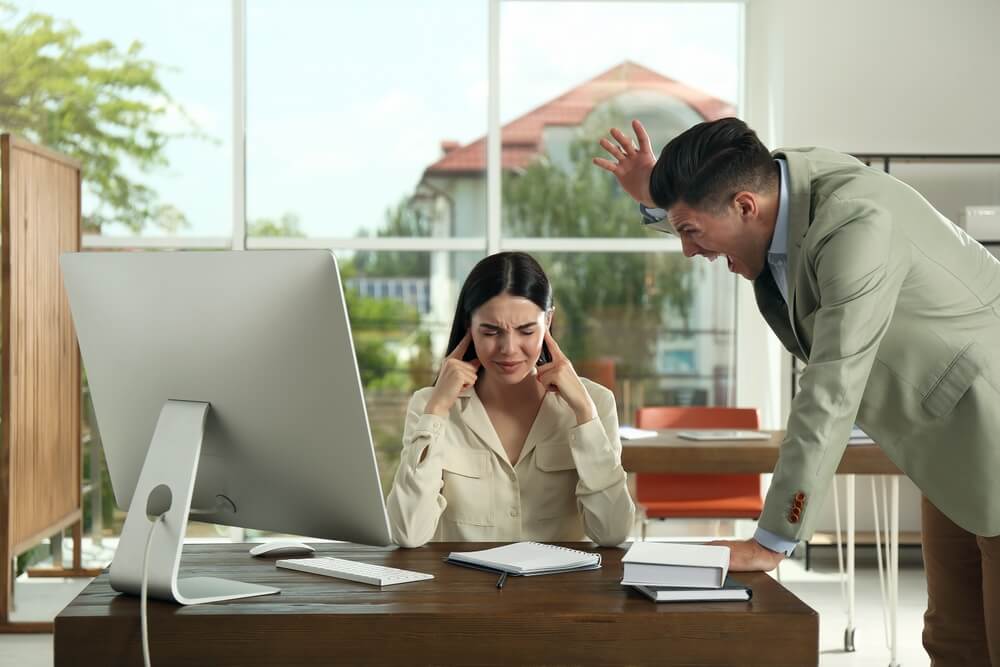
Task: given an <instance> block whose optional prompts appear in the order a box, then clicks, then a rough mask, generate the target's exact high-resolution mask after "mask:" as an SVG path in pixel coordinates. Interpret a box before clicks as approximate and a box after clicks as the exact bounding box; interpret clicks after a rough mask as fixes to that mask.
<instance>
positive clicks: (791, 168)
mask: <svg viewBox="0 0 1000 667" xmlns="http://www.w3.org/2000/svg"><path fill="white" fill-rule="evenodd" d="M774 156H775V157H776V158H781V159H783V160H785V162H786V164H787V165H788V181H789V182H788V267H787V271H788V275H787V276H786V280H787V281H788V309H789V314H790V315H791V317H788V318H787V320H788V325H789V327H790V328H791V333H792V337H793V338H794V340H795V347H796V348H798V349H799V350H801V351H802V357H803V359H804V358H805V357H808V356H809V346H808V345H807V344H806V342H805V341H804V340H803V339H802V336H801V334H800V333H799V331H798V328H797V325H796V320H797V318H796V308H795V305H796V303H797V300H796V295H797V294H798V287H799V284H798V282H799V281H798V277H799V273H800V272H799V263H800V262H801V261H802V240H803V239H804V238H805V235H806V232H808V231H809V221H810V219H811V216H812V195H811V192H810V184H811V182H812V174H811V168H810V165H809V162H808V160H806V158H805V157H803V156H801V155H799V154H798V153H794V152H792V153H782V152H781V151H776V152H775V153H774ZM772 281H773V277H772ZM806 314H808V313H803V317H804V316H805V315H806ZM785 347H786V348H788V345H785ZM788 349H792V348H788Z"/></svg>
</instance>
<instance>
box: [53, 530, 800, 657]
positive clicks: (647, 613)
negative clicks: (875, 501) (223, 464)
mask: <svg viewBox="0 0 1000 667" xmlns="http://www.w3.org/2000/svg"><path fill="white" fill-rule="evenodd" d="M315 546H316V547H317V555H324V554H325V555H336V556H342V557H348V558H355V559H358V560H361V561H364V562H370V563H376V564H383V565H390V566H393V567H400V568H406V569H412V570H417V571H422V572H428V573H431V574H434V576H435V579H433V580H431V581H423V582H415V583H410V584H401V585H398V586H392V587H387V588H385V589H384V590H380V589H378V588H376V587H373V586H366V585H364V584H356V583H353V582H349V581H342V580H339V579H332V578H329V577H320V576H316V575H310V574H306V573H302V572H294V571H290V570H279V569H276V568H275V567H274V564H273V559H258V558H251V557H250V556H248V555H247V550H248V548H249V545H241V544H235V545H230V544H219V545H188V546H185V548H184V558H183V560H182V563H181V576H182V577H183V576H192V575H202V576H221V577H230V578H233V579H239V580H241V581H246V582H252V583H259V584H268V585H274V586H278V587H280V588H281V589H282V592H281V594H279V595H271V596H264V597H257V598H248V599H244V600H235V601H232V602H221V603H214V604H205V605H197V606H190V607H181V606H177V605H173V604H168V603H165V602H159V601H150V603H149V634H150V640H149V641H150V653H151V659H152V663H153V664H154V665H157V666H163V665H173V664H178V665H265V664H266V665H278V664H280V665H310V666H314V665H325V664H344V665H356V664H357V665H360V664H365V665H369V664H407V665H415V664H426V663H434V664H462V665H482V664H598V663H599V664H623V663H627V664H636V665H638V664H657V665H672V664H685V665H712V664H734V663H738V664H741V665H751V664H767V665H810V664H812V665H815V664H816V663H817V660H818V650H819V617H818V615H817V613H816V612H815V611H813V610H812V609H810V608H809V607H807V606H806V605H805V604H804V603H803V602H802V601H800V600H799V599H798V598H796V597H795V596H794V595H792V594H791V593H790V592H788V591H787V590H786V589H784V588H782V587H781V585H780V584H778V583H777V582H776V581H774V580H773V579H772V578H771V577H769V576H768V575H766V574H763V573H743V574H741V575H740V576H739V578H740V579H741V580H742V581H744V582H745V583H747V584H749V585H751V586H752V587H753V599H752V601H750V602H724V603H718V602H717V603H680V604H656V603H653V602H652V601H650V600H648V599H647V598H645V597H643V596H641V595H640V594H638V593H635V592H634V591H632V590H631V589H625V588H623V587H622V586H621V585H620V583H619V582H620V580H621V574H622V567H621V562H620V561H621V557H622V555H623V554H624V553H625V552H624V551H623V550H621V549H600V550H599V551H600V553H601V554H602V557H603V560H604V564H603V567H602V568H601V569H600V570H592V571H585V572H572V573H566V574H558V575H547V576H540V577H511V578H509V579H508V581H507V585H506V586H505V587H504V588H503V589H502V590H500V589H497V588H496V576H495V575H493V574H491V573H488V572H481V571H477V570H471V569H467V568H462V567H458V566H455V565H448V564H446V563H444V562H442V557H443V556H444V555H446V554H447V553H448V552H450V551H453V550H472V549H479V548H487V547H489V546H496V544H457V543H453V544H447V543H439V544H431V545H428V546H426V547H423V548H421V549H410V550H407V549H377V548H372V547H363V546H357V545H346V544H316V545H315ZM574 546H580V547H581V548H589V546H588V547H583V546H582V545H574ZM139 642H140V633H139V599H138V598H137V597H130V596H124V595H118V594H116V593H115V592H114V591H113V590H112V589H111V588H110V585H109V581H108V575H107V574H106V573H105V574H102V575H101V576H99V577H97V578H96V579H95V580H94V581H93V582H91V584H90V585H89V586H87V588H86V589H85V590H84V591H83V592H82V593H80V595H79V596H78V597H77V598H76V599H75V600H74V601H73V602H72V603H70V605H69V606H68V607H66V609H64V610H63V611H62V613H60V614H59V616H58V617H57V618H56V621H55V664H56V665H57V666H61V665H80V664H109V665H110V664H115V665H117V664H141V662H142V658H141V649H140V643H139ZM737 656H738V657H737Z"/></svg>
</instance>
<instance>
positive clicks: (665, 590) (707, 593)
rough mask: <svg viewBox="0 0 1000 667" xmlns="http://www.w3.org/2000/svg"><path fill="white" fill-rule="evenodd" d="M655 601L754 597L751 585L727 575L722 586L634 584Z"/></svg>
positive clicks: (718, 599) (721, 600)
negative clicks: (682, 586)
mask: <svg viewBox="0 0 1000 667" xmlns="http://www.w3.org/2000/svg"><path fill="white" fill-rule="evenodd" d="M633 588H634V589H636V590H637V591H639V592H640V593H642V594H643V595H645V596H646V597H648V598H649V599H650V600H652V601H653V602H746V601H747V600H749V599H750V598H751V597H753V591H752V590H751V589H750V587H749V586H747V585H746V584H743V583H741V582H739V581H736V580H735V579H733V578H732V577H726V582H725V583H724V584H723V585H722V588H678V587H676V586H633Z"/></svg>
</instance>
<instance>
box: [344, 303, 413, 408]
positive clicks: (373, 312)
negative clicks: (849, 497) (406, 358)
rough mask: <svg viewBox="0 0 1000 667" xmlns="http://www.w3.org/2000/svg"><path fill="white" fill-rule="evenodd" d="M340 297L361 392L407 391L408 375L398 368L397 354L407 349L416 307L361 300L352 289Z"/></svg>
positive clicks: (408, 384) (402, 367) (405, 370)
mask: <svg viewBox="0 0 1000 667" xmlns="http://www.w3.org/2000/svg"><path fill="white" fill-rule="evenodd" d="M344 296H345V297H346V299H347V313H348V315H349V316H350V318H351V330H352V333H353V336H354V351H355V352H356V354H357V356H358V369H359V370H360V371H361V382H362V384H364V386H365V389H366V390H367V391H385V390H392V389H395V390H399V391H408V390H409V389H410V381H409V380H410V378H409V373H408V372H407V368H406V367H405V366H401V365H400V363H399V361H398V356H399V355H398V352H399V351H400V349H404V348H407V347H408V343H410V342H411V341H409V340H408V339H409V338H411V336H412V335H413V332H414V330H415V329H416V328H417V325H418V324H419V323H420V315H419V313H417V310H416V308H413V307H411V306H408V305H406V304H405V303H403V302H402V301H398V300H396V299H373V298H371V297H364V296H361V295H360V294H358V292H357V291H356V290H352V289H347V290H345V292H344Z"/></svg>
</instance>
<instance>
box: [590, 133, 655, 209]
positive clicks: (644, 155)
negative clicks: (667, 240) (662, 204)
mask: <svg viewBox="0 0 1000 667" xmlns="http://www.w3.org/2000/svg"><path fill="white" fill-rule="evenodd" d="M632 129H633V130H634V131H635V136H636V137H638V138H639V147H638V148H636V146H635V144H633V143H632V140H631V139H630V138H628V137H626V136H625V133H624V132H622V131H621V130H619V129H618V128H617V127H616V128H613V129H612V130H611V136H612V137H614V141H610V140H609V139H608V138H607V137H605V138H603V139H601V148H603V149H604V150H606V151H607V152H608V154H609V155H610V156H611V157H613V158H614V160H608V159H606V158H600V157H595V158H594V164H596V165H597V166H598V167H600V168H601V169H604V170H605V171H610V172H611V173H612V174H614V175H615V178H617V179H618V183H620V184H621V186H622V190H624V191H625V192H627V193H629V195H631V197H632V199H634V200H636V201H637V202H639V203H640V204H644V205H645V206H646V207H647V208H655V207H656V204H655V203H654V202H653V197H652V195H650V194H649V176H650V174H652V173H653V166H654V165H655V164H656V156H655V155H653V147H652V145H651V144H650V143H649V135H648V134H646V128H644V127H643V126H642V123H640V122H639V121H637V120H633V121H632Z"/></svg>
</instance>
